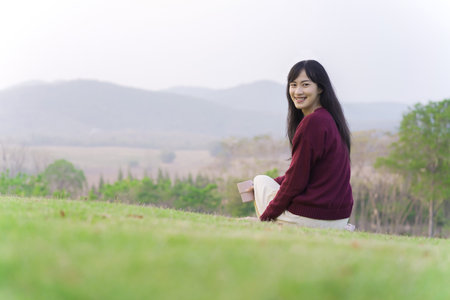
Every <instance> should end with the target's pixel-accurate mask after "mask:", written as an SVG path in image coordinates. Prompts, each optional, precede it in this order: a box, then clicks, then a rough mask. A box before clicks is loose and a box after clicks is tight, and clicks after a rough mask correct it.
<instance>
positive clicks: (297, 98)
mask: <svg viewBox="0 0 450 300" xmlns="http://www.w3.org/2000/svg"><path fill="white" fill-rule="evenodd" d="M305 100H306V97H296V98H295V102H297V103H301V102H304V101H305Z"/></svg>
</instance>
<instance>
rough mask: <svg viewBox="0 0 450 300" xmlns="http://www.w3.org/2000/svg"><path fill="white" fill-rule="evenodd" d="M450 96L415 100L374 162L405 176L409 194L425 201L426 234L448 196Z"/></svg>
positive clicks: (449, 192)
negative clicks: (387, 147)
mask: <svg viewBox="0 0 450 300" xmlns="http://www.w3.org/2000/svg"><path fill="white" fill-rule="evenodd" d="M449 143H450V99H445V100H443V101H440V102H429V103H428V104H427V105H422V104H416V105H415V106H414V108H413V109H410V111H409V112H408V113H407V114H406V115H404V116H403V119H402V122H401V125H400V130H399V132H398V141H397V142H394V143H393V144H392V145H391V152H390V153H389V155H388V156H387V157H382V158H379V159H377V161H376V164H375V166H376V167H380V166H384V167H387V168H389V169H391V170H393V171H395V172H398V173H400V174H402V175H403V176H405V177H406V178H408V179H409V180H410V182H411V189H412V192H413V194H415V195H416V196H417V197H419V198H420V199H422V200H423V201H424V202H425V203H427V204H428V236H430V237H431V236H433V225H434V223H433V219H434V213H435V211H436V210H437V208H438V207H439V205H440V204H442V203H443V202H445V201H449V198H450V151H449V149H450V145H449Z"/></svg>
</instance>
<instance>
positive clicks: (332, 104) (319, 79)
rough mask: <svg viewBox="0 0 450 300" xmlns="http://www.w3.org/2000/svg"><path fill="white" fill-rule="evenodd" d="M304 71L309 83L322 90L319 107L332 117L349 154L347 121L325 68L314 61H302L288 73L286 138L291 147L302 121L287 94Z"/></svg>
mask: <svg viewBox="0 0 450 300" xmlns="http://www.w3.org/2000/svg"><path fill="white" fill-rule="evenodd" d="M303 70H305V72H306V75H307V76H308V77H309V79H310V80H311V81H313V82H314V83H316V84H317V86H318V87H319V88H320V89H322V93H321V94H320V105H321V106H322V107H323V108H325V109H326V110H327V111H328V112H329V113H330V114H331V116H332V117H333V119H334V122H336V126H337V128H338V130H339V134H340V135H341V138H342V141H343V142H344V143H345V145H346V146H347V149H348V152H349V153H350V130H349V129H348V125H347V121H346V120H345V117H344V113H343V112H342V107H341V104H340V103H339V100H338V98H337V97H336V94H335V92H334V90H333V86H332V85H331V81H330V78H329V77H328V74H327V72H326V71H325V68H324V67H323V66H322V65H321V64H320V63H319V62H317V61H315V60H302V61H301V62H298V63H296V64H295V65H294V66H293V67H292V68H291V70H290V71H289V74H288V78H287V81H288V82H287V88H286V94H287V99H288V103H289V104H288V115H287V136H288V138H289V142H290V143H291V147H292V139H293V138H294V134H295V130H296V129H297V126H298V124H300V122H301V120H303V117H304V115H303V112H302V110H301V109H297V108H296V107H295V105H294V102H293V101H292V99H291V95H290V93H289V84H290V83H291V82H293V81H294V80H295V79H297V77H298V76H299V75H300V73H301V72H302V71H303Z"/></svg>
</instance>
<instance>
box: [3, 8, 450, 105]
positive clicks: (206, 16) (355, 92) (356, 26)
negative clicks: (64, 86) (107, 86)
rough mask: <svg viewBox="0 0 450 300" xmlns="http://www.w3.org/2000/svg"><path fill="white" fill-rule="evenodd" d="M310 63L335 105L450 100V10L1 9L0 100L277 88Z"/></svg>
mask: <svg viewBox="0 0 450 300" xmlns="http://www.w3.org/2000/svg"><path fill="white" fill-rule="evenodd" d="M307 58H311V59H317V60H318V61H320V62H321V63H322V64H323V65H324V66H325V68H326V69H327V71H328V73H329V75H330V77H331V79H332V81H333V84H334V86H335V88H336V91H337V93H338V96H339V98H340V99H341V101H343V102H361V101H367V102H368V101H372V102H373V101H398V102H407V103H415V102H418V101H422V102H423V101H428V100H442V99H444V98H450V1H449V0H416V1H414V0H374V1H371V0H369V1H363V0H359V1H358V0H355V1H350V0H348V1H339V0H308V1H303V0H292V1H290V0H274V1H264V0H255V1H253V0H223V1H222V0H220V1H214V0H192V1H189V0H184V1H183V0H150V1H144V0H141V1H140V0H123V1H122V0H105V1H103V0H88V1H85V0H75V1H72V0H29V1H26V0H0V89H3V88H5V87H8V86H11V85H14V84H18V83H21V82H24V81H29V80H45V81H54V80H60V79H63V80H68V79H77V78H86V79H98V80H102V81H110V82H114V83H118V84H122V85H129V86H133V87H140V88H145V89H150V90H158V89H163V88H167V87H171V86H180V85H183V86H203V87H211V88H225V87H231V86H235V85H238V84H242V83H249V82H253V81H256V80H262V79H269V80H274V81H277V82H280V83H283V84H284V81H285V78H286V75H287V73H288V71H289V69H290V67H291V66H292V65H293V64H295V63H296V62H297V61H299V60H302V59H307Z"/></svg>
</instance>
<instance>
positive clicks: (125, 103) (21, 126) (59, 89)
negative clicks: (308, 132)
mask: <svg viewBox="0 0 450 300" xmlns="http://www.w3.org/2000/svg"><path fill="white" fill-rule="evenodd" d="M285 97H286V96H285V88H284V87H283V86H282V85H281V84H278V83H276V82H271V81H259V82H254V83H251V84H245V85H240V86H237V87H234V88H229V89H222V90H213V89H206V88H196V87H174V88H171V89H168V90H163V91H148V90H143V89H136V88H130V87H125V86H120V85H116V84H112V83H106V82H100V81H94V80H73V81H60V82H54V83H44V82H28V83H26V84H23V85H16V86H14V87H11V88H8V89H4V90H1V91H0V105H1V110H0V139H6V138H14V139H16V140H19V141H22V142H24V141H25V142H28V143H31V144H74V145H76V144H82V145H118V144H120V145H135V146H148V147H164V146H167V145H168V146H169V147H171V146H173V147H180V145H183V146H185V147H191V148H196V147H204V146H205V144H206V143H208V142H210V141H212V140H215V139H220V138H223V137H228V136H254V135H261V134H271V135H273V136H276V137H281V136H284V133H285V116H286V110H287V103H286V99H285ZM343 106H344V110H345V113H346V117H347V119H348V121H349V123H350V126H351V129H352V130H365V129H384V130H395V128H396V126H398V125H399V123H400V120H401V116H402V113H403V112H404V111H405V110H406V107H407V106H406V105H405V104H398V103H369V104H362V103H360V104H344V105H343Z"/></svg>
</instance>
